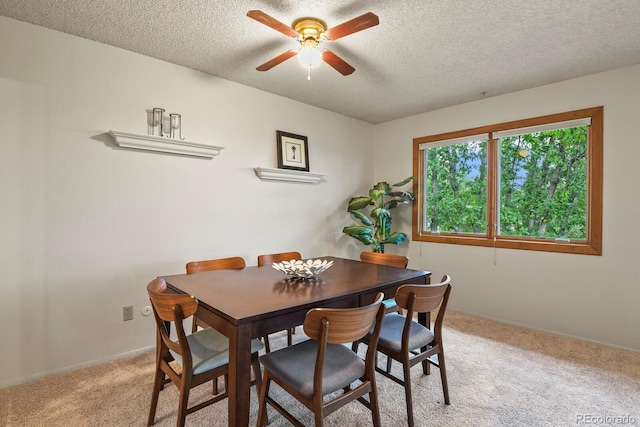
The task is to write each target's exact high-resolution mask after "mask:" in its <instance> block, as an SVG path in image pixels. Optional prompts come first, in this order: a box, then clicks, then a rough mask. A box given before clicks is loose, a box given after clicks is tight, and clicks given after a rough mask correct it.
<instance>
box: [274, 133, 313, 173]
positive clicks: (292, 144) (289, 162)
mask: <svg viewBox="0 0 640 427" xmlns="http://www.w3.org/2000/svg"><path fill="white" fill-rule="evenodd" d="M276 148H277V151H278V169H291V170H297V171H305V172H309V144H308V143H307V137H306V136H303V135H296V134H294V133H289V132H283V131H281V130H278V131H276Z"/></svg>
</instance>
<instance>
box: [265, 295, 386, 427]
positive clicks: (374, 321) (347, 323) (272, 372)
mask: <svg viewBox="0 0 640 427" xmlns="http://www.w3.org/2000/svg"><path fill="white" fill-rule="evenodd" d="M383 297H384V294H382V293H378V295H377V297H376V300H375V301H374V302H373V303H372V304H371V305H367V306H364V307H357V308H314V309H311V310H309V311H308V312H307V314H306V316H305V319H304V325H303V327H304V332H305V333H306V334H307V335H308V336H309V338H310V339H309V340H306V341H302V342H299V343H296V344H294V345H292V346H290V347H284V348H282V349H280V350H276V351H273V352H271V353H266V354H264V355H262V356H260V363H261V364H262V366H263V368H264V374H263V375H264V377H263V379H262V389H261V390H260V404H259V405H260V406H259V409H258V422H257V424H256V425H257V426H258V427H261V426H264V425H265V423H266V422H267V403H269V404H270V405H271V406H272V407H273V408H275V409H276V410H277V411H278V412H279V413H280V414H282V415H283V416H284V417H285V418H286V419H287V420H288V421H289V422H291V423H292V424H293V425H295V426H298V427H301V426H303V424H302V423H301V422H300V421H299V420H297V419H296V418H295V417H294V416H293V415H292V414H291V413H290V412H289V411H287V410H286V409H285V408H284V407H283V406H282V405H281V404H280V403H278V402H277V401H276V400H275V399H274V397H272V396H270V395H269V388H270V385H271V382H272V381H274V382H275V383H277V384H278V385H279V386H280V387H281V388H283V389H284V390H285V391H286V392H287V393H289V394H290V395H291V396H292V397H294V398H295V399H297V400H298V401H300V402H301V403H302V404H303V405H304V406H306V407H307V408H308V409H310V410H311V411H313V413H314V419H315V425H316V426H322V423H323V419H324V418H325V417H327V416H328V415H330V414H331V413H333V412H335V411H336V410H338V409H339V408H341V407H343V406H344V405H346V404H347V403H350V402H353V401H355V400H357V401H359V402H360V403H362V404H363V405H365V406H366V407H367V408H369V410H371V416H372V418H373V425H374V426H380V412H379V407H378V395H377V390H376V378H375V362H376V351H375V347H376V342H377V340H378V337H379V334H380V330H381V326H382V319H383V317H384V306H383V305H382V299H383ZM374 325H375V327H374ZM372 329H373V332H371V335H370V342H371V347H370V348H369V349H368V350H367V354H366V357H365V358H364V359H362V358H361V357H360V356H359V355H357V354H356V353H354V352H352V351H351V350H349V347H348V346H345V345H344V344H346V343H351V342H353V341H356V340H359V339H360V338H362V337H364V336H365V335H367V334H368V333H369V332H370V331H371V330H372ZM336 392H338V393H337V395H335V396H330V397H329V398H325V397H326V396H327V395H330V394H333V393H336ZM367 394H368V395H369V400H367V399H365V395H367Z"/></svg>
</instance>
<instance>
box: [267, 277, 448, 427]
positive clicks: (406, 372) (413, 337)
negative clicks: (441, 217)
mask: <svg viewBox="0 0 640 427" xmlns="http://www.w3.org/2000/svg"><path fill="white" fill-rule="evenodd" d="M450 293H451V278H450V277H449V276H448V275H444V276H443V277H442V281H441V282H440V283H437V284H433V285H409V284H408V285H402V286H400V287H399V288H398V290H397V291H396V302H397V304H398V306H399V307H401V308H403V309H405V310H406V313H405V315H402V314H399V313H388V314H386V315H385V316H384V320H383V321H382V328H381V331H380V337H379V339H378V338H376V337H375V336H373V334H368V335H367V336H365V337H364V338H363V339H362V340H360V342H364V343H365V344H368V345H369V346H372V345H375V344H374V343H375V341H377V347H376V349H377V350H378V351H379V352H381V353H383V354H385V355H386V356H387V358H389V359H391V360H396V361H398V362H400V363H401V364H402V372H403V377H402V378H399V377H397V376H395V375H394V374H393V373H391V370H390V366H389V365H387V370H383V369H381V368H379V367H378V366H377V364H376V367H375V370H376V372H378V373H380V374H382V375H384V376H385V377H387V378H389V379H391V380H393V381H394V382H396V383H398V384H400V385H402V386H404V389H405V399H406V405H407V420H408V425H409V426H410V427H413V425H414V420H413V403H412V402H413V399H412V395H411V368H412V367H413V366H415V365H416V364H418V363H422V372H423V374H424V375H429V374H430V369H429V368H430V365H434V366H437V367H438V368H439V369H440V379H441V380H442V391H443V393H444V403H445V404H447V405H449V404H450V400H449V386H448V385H447V371H446V367H445V362H444V348H443V344H442V323H443V319H444V314H445V311H446V309H447V303H448V301H449V294H450ZM436 309H437V315H436V318H435V322H434V324H433V329H430V328H429V327H425V326H423V325H421V324H420V323H418V322H416V321H415V320H414V318H413V317H414V314H417V315H418V316H419V318H420V316H421V315H422V316H425V317H426V318H427V319H430V317H431V316H430V314H431V312H434V311H435V310H436ZM429 323H430V322H429ZM429 326H431V325H429ZM358 344H359V342H358V341H356V342H354V343H353V346H352V350H353V351H354V352H356V351H357V349H358ZM367 350H369V349H367ZM434 356H435V357H434ZM263 387H264V385H263Z"/></svg>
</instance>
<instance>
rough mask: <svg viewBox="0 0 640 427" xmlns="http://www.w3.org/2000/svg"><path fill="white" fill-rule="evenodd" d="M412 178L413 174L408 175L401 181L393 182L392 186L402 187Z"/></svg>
mask: <svg viewBox="0 0 640 427" xmlns="http://www.w3.org/2000/svg"><path fill="white" fill-rule="evenodd" d="M412 180H413V176H410V177H409V178H405V179H403V180H402V181H400V182H398V183H395V184H393V185H392V187H402V186H403V185H405V184H408V183H410V182H411V181H412Z"/></svg>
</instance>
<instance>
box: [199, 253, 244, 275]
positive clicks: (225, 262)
mask: <svg viewBox="0 0 640 427" xmlns="http://www.w3.org/2000/svg"><path fill="white" fill-rule="evenodd" d="M246 266H247V264H246V263H245V261H244V258H242V257H239V256H234V257H230V258H218V259H208V260H204V261H191V262H188V263H187V274H192V273H198V272H200V271H211V270H225V269H240V268H245V267H246Z"/></svg>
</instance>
